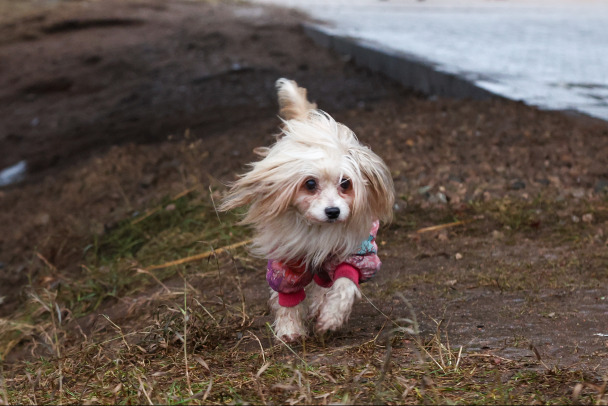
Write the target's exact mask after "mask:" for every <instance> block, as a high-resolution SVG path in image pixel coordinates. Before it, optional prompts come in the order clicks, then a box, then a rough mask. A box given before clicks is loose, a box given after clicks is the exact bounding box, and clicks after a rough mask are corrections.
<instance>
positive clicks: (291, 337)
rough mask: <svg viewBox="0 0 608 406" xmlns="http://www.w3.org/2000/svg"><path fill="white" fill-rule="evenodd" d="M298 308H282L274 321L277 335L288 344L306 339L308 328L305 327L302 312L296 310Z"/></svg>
mask: <svg viewBox="0 0 608 406" xmlns="http://www.w3.org/2000/svg"><path fill="white" fill-rule="evenodd" d="M298 306H299V305H298ZM298 306H296V307H283V308H281V309H280V310H279V311H278V312H277V314H276V317H275V320H274V328H275V331H274V332H275V334H276V335H277V337H279V338H280V339H281V340H283V341H285V342H288V343H292V342H294V341H298V340H300V339H301V338H304V337H306V328H305V327H304V323H303V321H302V318H301V315H300V312H298V309H296V308H297V307H298Z"/></svg>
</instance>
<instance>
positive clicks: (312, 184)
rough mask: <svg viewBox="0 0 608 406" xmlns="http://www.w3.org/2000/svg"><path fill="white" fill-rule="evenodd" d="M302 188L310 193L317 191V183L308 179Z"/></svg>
mask: <svg viewBox="0 0 608 406" xmlns="http://www.w3.org/2000/svg"><path fill="white" fill-rule="evenodd" d="M304 186H306V189H308V190H310V191H311V192H312V191H313V190H316V189H317V181H316V180H314V179H308V180H307V181H306V182H305V183H304Z"/></svg>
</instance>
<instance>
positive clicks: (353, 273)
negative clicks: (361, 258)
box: [334, 263, 359, 286]
mask: <svg viewBox="0 0 608 406" xmlns="http://www.w3.org/2000/svg"><path fill="white" fill-rule="evenodd" d="M338 278H348V279H350V280H351V281H353V282H354V283H355V285H357V286H359V270H358V269H357V268H355V267H354V266H352V265H350V264H347V263H341V264H340V265H338V266H337V267H336V271H335V272H334V281H335V280H337V279H338Z"/></svg>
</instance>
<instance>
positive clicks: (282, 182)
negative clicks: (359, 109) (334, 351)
mask: <svg viewBox="0 0 608 406" xmlns="http://www.w3.org/2000/svg"><path fill="white" fill-rule="evenodd" d="M276 85H277V90H278V98H279V105H280V115H281V117H282V118H283V126H282V133H281V134H280V135H278V136H277V141H276V143H275V144H274V145H272V146H271V147H270V148H260V149H259V150H258V151H257V152H258V154H259V155H260V156H262V157H263V158H262V159H261V160H260V161H258V162H254V163H252V164H251V170H250V171H249V172H247V173H246V174H244V175H242V176H241V177H240V178H239V179H238V180H237V181H236V182H235V183H234V184H233V185H232V187H231V189H230V191H229V193H228V195H227V196H226V197H225V198H224V201H223V203H222V206H221V209H222V210H229V209H232V208H235V207H239V206H243V205H249V209H248V212H247V215H246V217H245V218H244V220H243V223H245V224H250V225H251V226H252V227H253V228H254V230H255V236H254V243H253V252H254V253H255V254H258V255H260V256H263V257H264V258H268V259H269V261H268V269H267V280H268V282H269V284H270V286H271V288H272V289H273V291H272V296H271V299H270V305H271V308H272V310H273V311H274V314H275V333H276V334H277V336H278V337H280V338H281V339H283V340H285V341H294V340H297V339H299V338H301V337H305V336H306V334H307V331H306V328H305V325H304V319H305V316H306V313H307V312H306V309H305V307H304V302H303V300H304V298H305V296H306V293H305V291H304V287H305V286H307V285H309V284H310V288H309V289H308V293H309V297H310V299H311V300H310V301H309V302H310V309H309V310H310V312H309V314H310V318H311V319H314V318H316V330H317V331H318V332H321V333H322V332H325V331H328V330H337V329H339V328H340V327H341V326H342V325H343V324H344V323H345V322H346V321H347V319H348V317H349V315H350V312H351V308H352V305H353V303H354V301H355V299H357V298H359V297H360V293H359V288H358V284H359V282H363V281H365V280H367V279H369V278H370V277H371V276H373V275H374V274H375V272H376V271H377V270H378V269H379V268H380V265H381V263H380V261H379V259H378V257H377V255H376V253H377V246H376V244H375V233H376V231H377V229H378V220H382V221H390V219H391V217H392V206H393V202H394V189H393V181H392V178H391V175H390V171H389V170H388V168H387V166H386V164H385V163H384V162H383V161H382V159H381V158H379V157H378V156H377V155H376V154H374V153H373V152H372V151H371V150H370V149H369V148H368V147H366V146H363V145H362V144H360V143H359V141H358V140H357V138H356V136H355V134H354V133H353V132H352V131H351V130H350V129H348V128H347V127H346V126H344V125H342V124H340V123H337V122H336V121H335V120H334V119H333V118H332V117H330V116H329V115H328V114H326V113H324V112H322V111H320V110H317V109H316V105H314V104H311V103H310V102H309V101H308V100H307V98H306V90H305V89H303V88H300V87H298V85H297V84H296V82H294V81H290V80H287V79H279V80H278V81H277V83H276ZM370 229H371V231H370ZM313 280H314V282H315V283H312V284H311V283H310V282H311V281H313Z"/></svg>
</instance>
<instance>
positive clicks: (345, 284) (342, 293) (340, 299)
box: [316, 278, 361, 333]
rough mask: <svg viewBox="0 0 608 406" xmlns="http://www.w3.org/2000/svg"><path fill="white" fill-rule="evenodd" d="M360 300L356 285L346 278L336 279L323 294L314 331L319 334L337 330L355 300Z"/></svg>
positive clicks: (347, 315)
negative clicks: (323, 297) (323, 298)
mask: <svg viewBox="0 0 608 406" xmlns="http://www.w3.org/2000/svg"><path fill="white" fill-rule="evenodd" d="M360 298H361V292H359V288H358V287H357V285H356V284H355V283H354V282H353V281H351V280H350V279H348V278H338V279H336V281H335V282H334V284H333V285H332V287H331V288H329V290H328V291H327V293H325V300H324V301H323V304H322V306H321V309H320V312H319V318H318V319H317V324H316V330H317V332H319V333H324V332H326V331H328V330H329V331H335V330H338V329H339V328H340V327H342V325H344V323H346V321H347V320H348V317H349V316H350V312H351V310H352V308H353V304H354V303H355V300H357V299H360Z"/></svg>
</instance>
